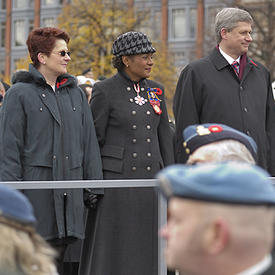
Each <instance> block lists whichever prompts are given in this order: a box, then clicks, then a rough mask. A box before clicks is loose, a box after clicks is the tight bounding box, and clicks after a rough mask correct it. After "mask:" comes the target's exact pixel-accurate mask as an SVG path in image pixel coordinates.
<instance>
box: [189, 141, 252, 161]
mask: <svg viewBox="0 0 275 275" xmlns="http://www.w3.org/2000/svg"><path fill="white" fill-rule="evenodd" d="M222 161H237V162H246V163H250V164H255V159H254V158H253V156H252V154H251V153H250V151H249V150H248V149H247V148H246V146H245V145H244V144H242V143H240V142H239V141H236V140H232V139H227V140H221V141H216V142H213V143H210V144H207V145H203V146H201V147H199V148H198V149H197V150H195V151H194V152H193V154H191V155H190V156H189V158H188V161H187V164H195V163H200V162H222Z"/></svg>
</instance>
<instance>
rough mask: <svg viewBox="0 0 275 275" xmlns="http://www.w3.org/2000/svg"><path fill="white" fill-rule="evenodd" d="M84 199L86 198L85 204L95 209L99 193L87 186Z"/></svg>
mask: <svg viewBox="0 0 275 275" xmlns="http://www.w3.org/2000/svg"><path fill="white" fill-rule="evenodd" d="M83 199H84V205H85V206H86V207H87V208H90V209H95V208H96V204H97V202H98V199H99V198H98V195H97V194H94V193H93V191H92V189H91V188H85V189H84V194H83Z"/></svg>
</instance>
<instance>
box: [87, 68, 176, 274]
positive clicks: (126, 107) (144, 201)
mask: <svg viewBox="0 0 275 275" xmlns="http://www.w3.org/2000/svg"><path fill="white" fill-rule="evenodd" d="M139 85H140V89H141V92H140V96H142V97H143V98H144V99H146V100H147V102H146V103H145V104H143V105H141V106H140V105H138V104H136V103H135V96H136V92H135V90H134V87H133V82H132V81H131V80H130V79H129V78H128V77H127V75H126V74H124V73H120V72H119V73H117V74H116V75H115V76H113V77H111V78H109V79H106V80H104V81H102V82H99V83H96V84H95V86H94V89H93V95H92V101H91V109H92V113H93V117H94V123H95V128H96V133H97V137H98V141H99V145H100V149H101V156H102V164H103V175H104V179H150V178H154V176H155V174H156V173H157V172H158V171H159V170H160V169H161V168H162V167H164V166H165V165H168V164H171V163H173V161H174V158H173V139H172V132H171V128H170V126H169V121H168V117H167V111H166V106H165V99H164V89H163V87H162V86H161V85H160V84H158V83H156V82H154V81H151V80H146V79H144V80H142V81H140V83H139ZM148 88H160V89H161V90H162V92H163V93H162V95H160V96H159V98H160V100H161V103H160V108H161V109H162V114H161V115H158V114H156V113H155V112H154V110H153V108H152V106H151V105H150V103H149V101H148V96H147V92H146V91H147V89H148ZM101 203H102V205H101V206H100V211H101V216H100V219H99V224H98V227H97V234H96V238H95V247H94V255H93V258H92V259H91V263H90V270H89V271H87V273H83V274H93V275H106V274H110V275H112V274H119V275H126V274H127V275H128V274H131V275H141V274H142V275H154V274H157V255H158V254H157V230H158V229H157V213H158V212H157V209H158V205H157V197H156V194H155V191H154V190H152V188H133V189H130V188H125V189H123V190H122V189H120V190H118V189H108V190H105V193H104V198H103V200H102V202H101Z"/></svg>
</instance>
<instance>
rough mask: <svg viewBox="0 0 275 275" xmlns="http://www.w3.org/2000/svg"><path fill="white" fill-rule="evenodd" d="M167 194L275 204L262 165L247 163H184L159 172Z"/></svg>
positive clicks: (268, 180) (233, 201)
mask: <svg viewBox="0 0 275 275" xmlns="http://www.w3.org/2000/svg"><path fill="white" fill-rule="evenodd" d="M157 177H158V178H159V179H160V189H161V191H162V193H163V194H164V195H165V196H166V197H167V198H169V197H171V196H177V197H183V198H187V199H194V200H203V201H211V202H222V203H232V204H233V203H236V204H251V205H258V204H264V205H265V204H272V205H275V189H274V187H273V185H272V183H271V180H270V179H268V177H270V175H269V174H268V173H267V172H266V171H265V170H263V169H262V168H260V167H258V166H255V165H249V164H245V163H234V162H228V163H220V164H201V165H194V166H188V165H183V164H178V165H172V166H169V167H167V168H165V169H163V170H162V171H160V172H159V173H158V174H157Z"/></svg>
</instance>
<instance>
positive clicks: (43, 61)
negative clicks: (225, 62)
mask: <svg viewBox="0 0 275 275" xmlns="http://www.w3.org/2000/svg"><path fill="white" fill-rule="evenodd" d="M45 58H46V55H45V54H44V53H38V54H37V59H38V61H39V62H40V63H41V64H44V65H45V64H46V59H45Z"/></svg>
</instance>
